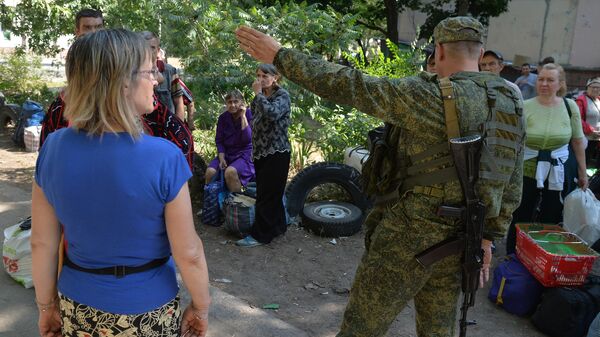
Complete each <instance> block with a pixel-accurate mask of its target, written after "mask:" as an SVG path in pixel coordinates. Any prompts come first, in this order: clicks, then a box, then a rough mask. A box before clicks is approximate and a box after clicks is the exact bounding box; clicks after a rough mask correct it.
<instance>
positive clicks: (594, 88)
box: [588, 85, 600, 90]
mask: <svg viewBox="0 0 600 337" xmlns="http://www.w3.org/2000/svg"><path fill="white" fill-rule="evenodd" d="M588 88H590V89H592V90H599V89H600V87H596V86H591V85H590V86H589V87H588Z"/></svg>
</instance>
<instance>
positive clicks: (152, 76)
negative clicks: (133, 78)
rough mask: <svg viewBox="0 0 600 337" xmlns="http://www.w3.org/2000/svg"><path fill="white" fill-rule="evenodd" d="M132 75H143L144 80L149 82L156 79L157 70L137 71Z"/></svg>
mask: <svg viewBox="0 0 600 337" xmlns="http://www.w3.org/2000/svg"><path fill="white" fill-rule="evenodd" d="M133 74H134V75H135V74H145V76H144V77H145V78H146V79H149V80H155V79H157V78H158V69H157V68H152V69H151V70H138V71H134V72H133Z"/></svg>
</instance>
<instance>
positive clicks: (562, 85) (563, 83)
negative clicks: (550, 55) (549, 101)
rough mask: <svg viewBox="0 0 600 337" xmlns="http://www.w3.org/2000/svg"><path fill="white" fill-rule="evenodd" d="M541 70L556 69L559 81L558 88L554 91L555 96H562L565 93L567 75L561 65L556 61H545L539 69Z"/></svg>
mask: <svg viewBox="0 0 600 337" xmlns="http://www.w3.org/2000/svg"><path fill="white" fill-rule="evenodd" d="M542 70H556V71H557V72H558V81H559V82H560V89H558V91H557V92H556V96H559V97H563V96H564V95H565V94H566V93H567V76H566V75H565V70H564V69H563V67H561V66H560V65H558V64H556V63H546V64H544V65H543V66H542V69H540V72H541V71H542Z"/></svg>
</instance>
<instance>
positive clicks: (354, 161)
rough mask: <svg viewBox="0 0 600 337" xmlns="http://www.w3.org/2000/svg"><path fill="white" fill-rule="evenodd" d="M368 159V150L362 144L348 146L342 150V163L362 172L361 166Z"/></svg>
mask: <svg viewBox="0 0 600 337" xmlns="http://www.w3.org/2000/svg"><path fill="white" fill-rule="evenodd" d="M367 159H369V150H368V149H366V148H364V147H362V146H355V147H348V148H346V149H345V150H344V164H346V165H348V166H352V167H354V168H355V169H357V170H358V172H362V166H363V164H364V163H365V161H367Z"/></svg>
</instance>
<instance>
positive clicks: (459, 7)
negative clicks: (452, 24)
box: [456, 0, 469, 16]
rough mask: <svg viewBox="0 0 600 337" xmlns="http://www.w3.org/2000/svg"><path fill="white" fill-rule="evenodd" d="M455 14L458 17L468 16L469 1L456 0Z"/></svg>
mask: <svg viewBox="0 0 600 337" xmlns="http://www.w3.org/2000/svg"><path fill="white" fill-rule="evenodd" d="M456 14H457V15H459V16H466V15H468V14H469V0H456Z"/></svg>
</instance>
